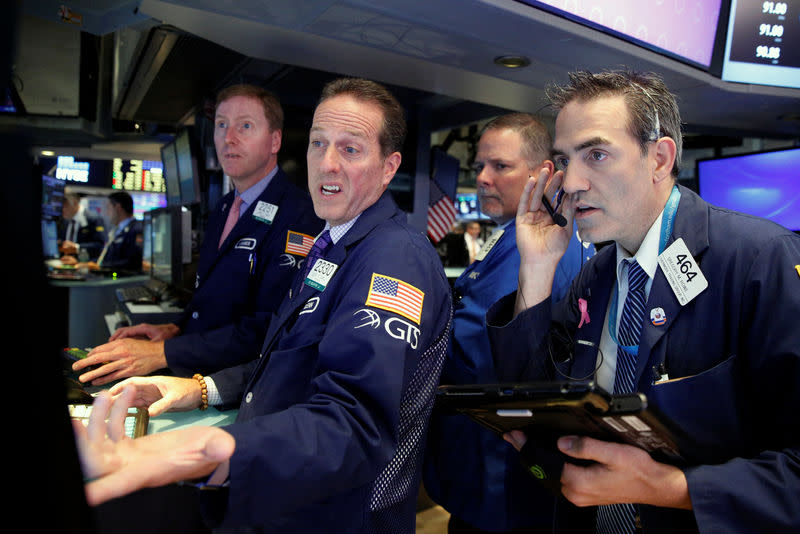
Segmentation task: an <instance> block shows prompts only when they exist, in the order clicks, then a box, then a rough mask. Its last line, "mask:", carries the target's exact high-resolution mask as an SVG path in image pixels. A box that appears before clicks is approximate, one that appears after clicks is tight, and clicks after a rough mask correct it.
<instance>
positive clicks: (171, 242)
mask: <svg viewBox="0 0 800 534" xmlns="http://www.w3.org/2000/svg"><path fill="white" fill-rule="evenodd" d="M180 210H181V207H180V206H167V207H165V208H156V209H154V210H151V211H149V212H148V213H149V214H150V216H151V226H152V230H151V233H152V237H151V247H152V249H151V254H150V257H151V267H150V268H151V271H150V276H151V277H152V278H155V279H157V280H159V281H161V282H164V283H165V284H168V285H171V286H178V285H180V283H181V273H182V270H183V266H182V264H181V253H182V244H181V226H180V223H181V211H180Z"/></svg>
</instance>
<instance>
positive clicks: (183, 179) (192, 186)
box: [175, 128, 200, 205]
mask: <svg viewBox="0 0 800 534" xmlns="http://www.w3.org/2000/svg"><path fill="white" fill-rule="evenodd" d="M175 155H176V157H177V159H178V177H179V178H180V180H179V181H180V186H181V204H183V205H187V204H195V203H197V202H200V177H199V175H198V171H197V157H196V154H195V151H194V144H193V143H192V138H191V136H190V133H189V129H188V128H184V129H183V130H181V131H180V132H178V135H176V136H175Z"/></svg>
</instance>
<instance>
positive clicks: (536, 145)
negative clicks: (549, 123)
mask: <svg viewBox="0 0 800 534" xmlns="http://www.w3.org/2000/svg"><path fill="white" fill-rule="evenodd" d="M489 130H513V131H515V132H517V133H518V134H519V136H520V137H521V138H522V155H523V157H524V158H525V160H526V161H527V162H528V164H529V165H537V164H539V163H541V162H542V161H544V160H546V159H548V158H549V157H550V153H551V151H552V148H553V138H552V137H551V136H550V132H549V131H548V130H547V127H546V126H545V125H544V124H542V122H541V121H540V120H539V119H538V118H536V117H535V116H534V115H531V114H530V113H509V114H507V115H500V116H499V117H496V118H494V119H492V120H491V121H489V122H488V123H487V124H486V126H484V127H483V131H482V132H481V135H483V134H484V133H486V132H487V131H489Z"/></svg>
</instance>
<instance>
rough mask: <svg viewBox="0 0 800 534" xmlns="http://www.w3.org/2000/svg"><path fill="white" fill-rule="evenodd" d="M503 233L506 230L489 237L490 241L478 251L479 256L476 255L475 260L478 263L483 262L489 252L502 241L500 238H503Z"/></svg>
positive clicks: (498, 231)
mask: <svg viewBox="0 0 800 534" xmlns="http://www.w3.org/2000/svg"><path fill="white" fill-rule="evenodd" d="M503 232H505V230H497V231H496V232H494V233H493V234H492V235H490V236H489V240H488V241H487V242H486V243H484V244H483V246H482V247H481V249H480V250H479V251H478V254H476V255H475V259H476V260H478V261H483V259H484V258H485V257H486V255H487V254H489V251H491V250H492V249H493V248H494V246H495V245H496V244H497V242H498V241H500V238H501V237H503Z"/></svg>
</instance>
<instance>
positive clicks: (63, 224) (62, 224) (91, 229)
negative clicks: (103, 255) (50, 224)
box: [58, 210, 108, 261]
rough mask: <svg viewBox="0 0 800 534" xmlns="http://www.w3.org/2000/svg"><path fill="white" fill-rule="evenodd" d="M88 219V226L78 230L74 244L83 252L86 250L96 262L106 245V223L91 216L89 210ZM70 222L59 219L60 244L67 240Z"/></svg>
mask: <svg viewBox="0 0 800 534" xmlns="http://www.w3.org/2000/svg"><path fill="white" fill-rule="evenodd" d="M84 216H85V217H86V225H84V226H81V227H80V228H78V235H77V237H76V238H75V240H74V242H75V243H78V244H79V245H80V247H81V250H85V251H86V253H87V254H88V255H89V260H91V261H95V260H97V257H98V256H99V255H100V251H102V250H103V245H105V243H106V237H107V236H108V232H107V231H106V229H105V223H104V222H103V219H102V218H100V217H95V216H93V215H91V214H90V213H89V212H88V210H87V211H86V212H84ZM68 226H69V221H68V220H66V219H59V222H58V240H59V244H60V243H61V242H62V241H64V240H65V239H66V233H67V227H68Z"/></svg>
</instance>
